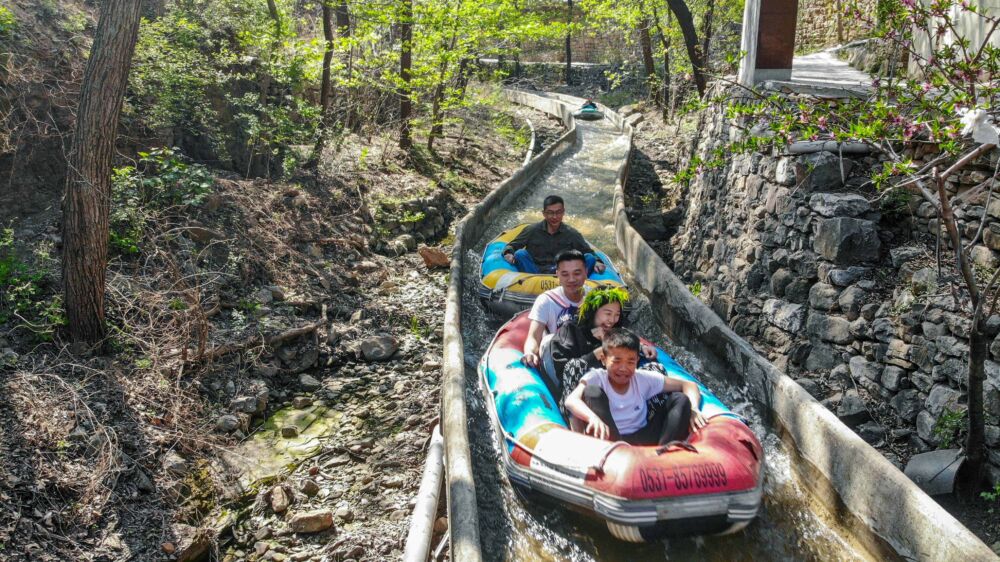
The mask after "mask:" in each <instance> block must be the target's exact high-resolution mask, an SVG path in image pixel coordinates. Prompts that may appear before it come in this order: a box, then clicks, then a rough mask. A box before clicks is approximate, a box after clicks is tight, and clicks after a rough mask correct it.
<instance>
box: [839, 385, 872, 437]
mask: <svg viewBox="0 0 1000 562" xmlns="http://www.w3.org/2000/svg"><path fill="white" fill-rule="evenodd" d="M837 417H838V418H840V421H842V422H844V424H846V425H847V426H848V427H852V428H853V427H855V426H857V425H858V424H861V423H863V422H866V421H868V420H869V419H871V414H869V413H868V409H867V408H866V407H865V402H864V400H862V399H861V397H860V396H858V392H857V391H856V390H848V391H847V392H845V393H844V398H843V399H842V400H841V401H840V405H839V406H837Z"/></svg>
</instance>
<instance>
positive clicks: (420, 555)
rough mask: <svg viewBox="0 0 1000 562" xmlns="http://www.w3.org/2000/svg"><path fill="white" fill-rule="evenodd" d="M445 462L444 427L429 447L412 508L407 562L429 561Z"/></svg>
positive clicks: (435, 430) (435, 428)
mask: <svg viewBox="0 0 1000 562" xmlns="http://www.w3.org/2000/svg"><path fill="white" fill-rule="evenodd" d="M443 459H444V439H443V438H442V437H441V427H440V426H437V425H435V426H434V434H433V435H432V436H431V443H430V446H429V447H428V448H427V462H426V464H424V475H423V477H422V478H421V479H420V490H418V491H417V503H416V505H414V506H413V516H412V517H411V518H410V531H409V533H408V534H407V535H406V550H405V551H404V552H403V561H404V562H426V560H427V555H428V554H429V553H430V550H431V537H432V536H433V534H434V520H435V518H436V515H437V507H438V496H439V495H440V492H441V480H442V477H443V475H444V461H443Z"/></svg>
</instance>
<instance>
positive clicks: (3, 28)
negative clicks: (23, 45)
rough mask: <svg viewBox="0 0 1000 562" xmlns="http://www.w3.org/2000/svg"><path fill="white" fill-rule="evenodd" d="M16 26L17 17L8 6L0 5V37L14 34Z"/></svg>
mask: <svg viewBox="0 0 1000 562" xmlns="http://www.w3.org/2000/svg"><path fill="white" fill-rule="evenodd" d="M16 28H17V18H15V17H14V14H12V13H11V11H10V10H8V9H7V7H6V6H0V38H4V37H9V36H11V35H13V34H14V30H15V29H16Z"/></svg>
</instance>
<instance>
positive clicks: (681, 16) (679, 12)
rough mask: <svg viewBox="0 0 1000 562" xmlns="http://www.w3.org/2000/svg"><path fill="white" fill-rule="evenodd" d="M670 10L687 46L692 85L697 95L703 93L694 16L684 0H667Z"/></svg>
mask: <svg viewBox="0 0 1000 562" xmlns="http://www.w3.org/2000/svg"><path fill="white" fill-rule="evenodd" d="M667 5H668V6H670V11H671V12H673V14H674V15H675V16H677V24H678V25H680V26H681V33H682V34H683V35H684V46H685V47H686V48H687V53H688V59H690V60H691V68H692V69H693V74H694V85H695V87H696V88H698V95H699V96H702V95H705V86H706V82H705V62H704V59H703V58H702V55H701V46H700V45H699V44H698V32H697V31H696V30H695V28H694V16H692V15H691V10H689V9H688V7H687V4H685V3H684V0H667Z"/></svg>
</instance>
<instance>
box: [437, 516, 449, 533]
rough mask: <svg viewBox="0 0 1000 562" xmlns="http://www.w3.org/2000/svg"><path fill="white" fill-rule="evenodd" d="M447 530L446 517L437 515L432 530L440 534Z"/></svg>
mask: <svg viewBox="0 0 1000 562" xmlns="http://www.w3.org/2000/svg"><path fill="white" fill-rule="evenodd" d="M447 530H448V518H447V517H438V518H437V519H435V520H434V532H435V533H438V534H441V533H443V532H445V531H447Z"/></svg>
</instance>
